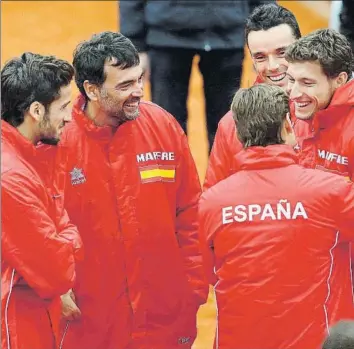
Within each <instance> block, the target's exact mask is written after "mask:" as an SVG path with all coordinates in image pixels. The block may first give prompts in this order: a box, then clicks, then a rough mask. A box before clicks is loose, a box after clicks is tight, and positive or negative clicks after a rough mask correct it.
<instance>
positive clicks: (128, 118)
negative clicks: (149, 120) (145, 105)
mask: <svg viewBox="0 0 354 349" xmlns="http://www.w3.org/2000/svg"><path fill="white" fill-rule="evenodd" d="M139 115H140V113H139V109H138V110H137V111H136V112H135V113H131V114H125V119H126V121H133V120H136V119H137V118H138V117H139Z"/></svg>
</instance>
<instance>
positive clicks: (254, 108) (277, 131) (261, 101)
mask: <svg viewBox="0 0 354 349" xmlns="http://www.w3.org/2000/svg"><path fill="white" fill-rule="evenodd" d="M231 111H232V114H233V117H234V120H235V122H236V124H237V135H238V138H239V140H240V142H241V143H242V144H243V146H244V147H245V148H247V147H251V146H263V147H265V146H267V145H271V144H282V143H284V141H283V139H282V135H281V132H282V127H283V124H284V121H285V120H286V116H287V114H288V113H289V97H288V95H287V94H286V93H285V92H284V91H283V90H282V89H281V88H280V87H278V86H271V85H267V84H259V85H255V86H252V87H250V88H244V89H239V90H238V91H237V92H236V94H235V96H234V99H233V101H232V104H231Z"/></svg>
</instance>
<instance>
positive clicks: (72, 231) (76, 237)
mask: <svg viewBox="0 0 354 349" xmlns="http://www.w3.org/2000/svg"><path fill="white" fill-rule="evenodd" d="M58 231H59V232H60V233H59V235H60V236H61V237H63V238H65V239H66V240H68V241H70V242H71V244H72V246H73V249H74V258H75V262H80V261H82V260H83V259H84V248H83V243H82V240H81V237H80V234H79V232H78V230H77V228H76V226H75V225H74V224H72V223H71V222H70V220H69V216H68V214H67V212H66V210H63V212H62V215H61V219H60V222H59V226H58Z"/></svg>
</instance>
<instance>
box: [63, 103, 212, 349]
mask: <svg viewBox="0 0 354 349" xmlns="http://www.w3.org/2000/svg"><path fill="white" fill-rule="evenodd" d="M83 105H84V100H83V98H82V97H80V98H79V99H78V100H77V102H76V104H75V106H74V109H73V121H72V122H71V123H70V124H69V125H68V126H67V128H66V131H65V134H64V135H63V139H62V144H63V145H64V146H65V147H67V148H68V149H69V160H68V164H67V165H68V171H67V181H68V184H67V187H66V195H65V199H66V201H65V205H66V208H67V210H68V213H69V215H70V218H71V219H72V221H73V222H74V223H75V224H76V225H77V226H78V228H79V231H80V234H81V236H82V239H83V243H84V246H85V252H86V253H85V256H86V258H85V261H84V262H83V263H82V264H80V266H79V267H78V272H77V283H76V286H75V287H74V293H75V295H76V299H77V302H78V305H79V307H80V309H81V312H82V318H81V320H80V321H77V322H75V323H71V324H70V325H69V327H68V328H67V331H66V334H65V336H64V338H63V346H62V348H63V349H67V348H70V349H71V348H72V349H78V348H80V349H81V348H82V349H123V348H127V347H128V346H129V347H130V348H133V349H136V348H139V349H144V348H147V349H151V348H154V349H166V348H169V349H173V348H181V349H182V348H190V347H191V345H192V343H193V341H194V338H195V336H196V313H197V310H198V308H199V306H200V304H202V303H204V302H205V301H206V298H207V294H208V285H207V282H206V280H205V278H204V274H203V267H202V259H201V253H200V246H199V239H198V222H197V218H198V217H197V215H198V213H197V205H198V200H199V196H200V192H201V189H200V183H199V179H198V175H197V171H196V168H195V165H194V161H193V159H192V156H191V153H190V151H189V147H188V143H187V139H186V136H185V134H184V133H183V131H182V129H181V128H180V127H179V125H178V123H177V121H176V120H175V119H174V118H173V117H172V116H171V115H170V114H168V113H167V112H166V111H164V110H163V109H162V108H160V107H158V106H157V105H154V104H152V103H147V102H142V103H141V104H140V107H139V108H140V116H139V117H138V118H137V119H136V120H134V121H129V122H126V123H124V124H122V125H121V126H120V127H119V128H118V129H117V131H116V132H115V133H112V130H111V128H109V127H96V126H95V125H94V124H93V123H92V121H90V120H89V118H88V117H87V116H86V115H85V112H84V111H83ZM130 341H131V343H130V344H129V342H130Z"/></svg>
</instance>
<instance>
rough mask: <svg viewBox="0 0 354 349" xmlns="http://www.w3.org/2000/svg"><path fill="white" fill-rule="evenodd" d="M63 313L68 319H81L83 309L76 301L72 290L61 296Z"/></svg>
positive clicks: (64, 317)
mask: <svg viewBox="0 0 354 349" xmlns="http://www.w3.org/2000/svg"><path fill="white" fill-rule="evenodd" d="M60 298H61V304H62V308H61V314H62V317H63V319H65V320H66V321H75V320H78V319H80V317H81V311H80V309H79V308H78V306H77V305H76V303H75V295H74V292H73V291H72V290H69V292H67V293H65V294H63V295H62V296H61V297H60Z"/></svg>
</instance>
